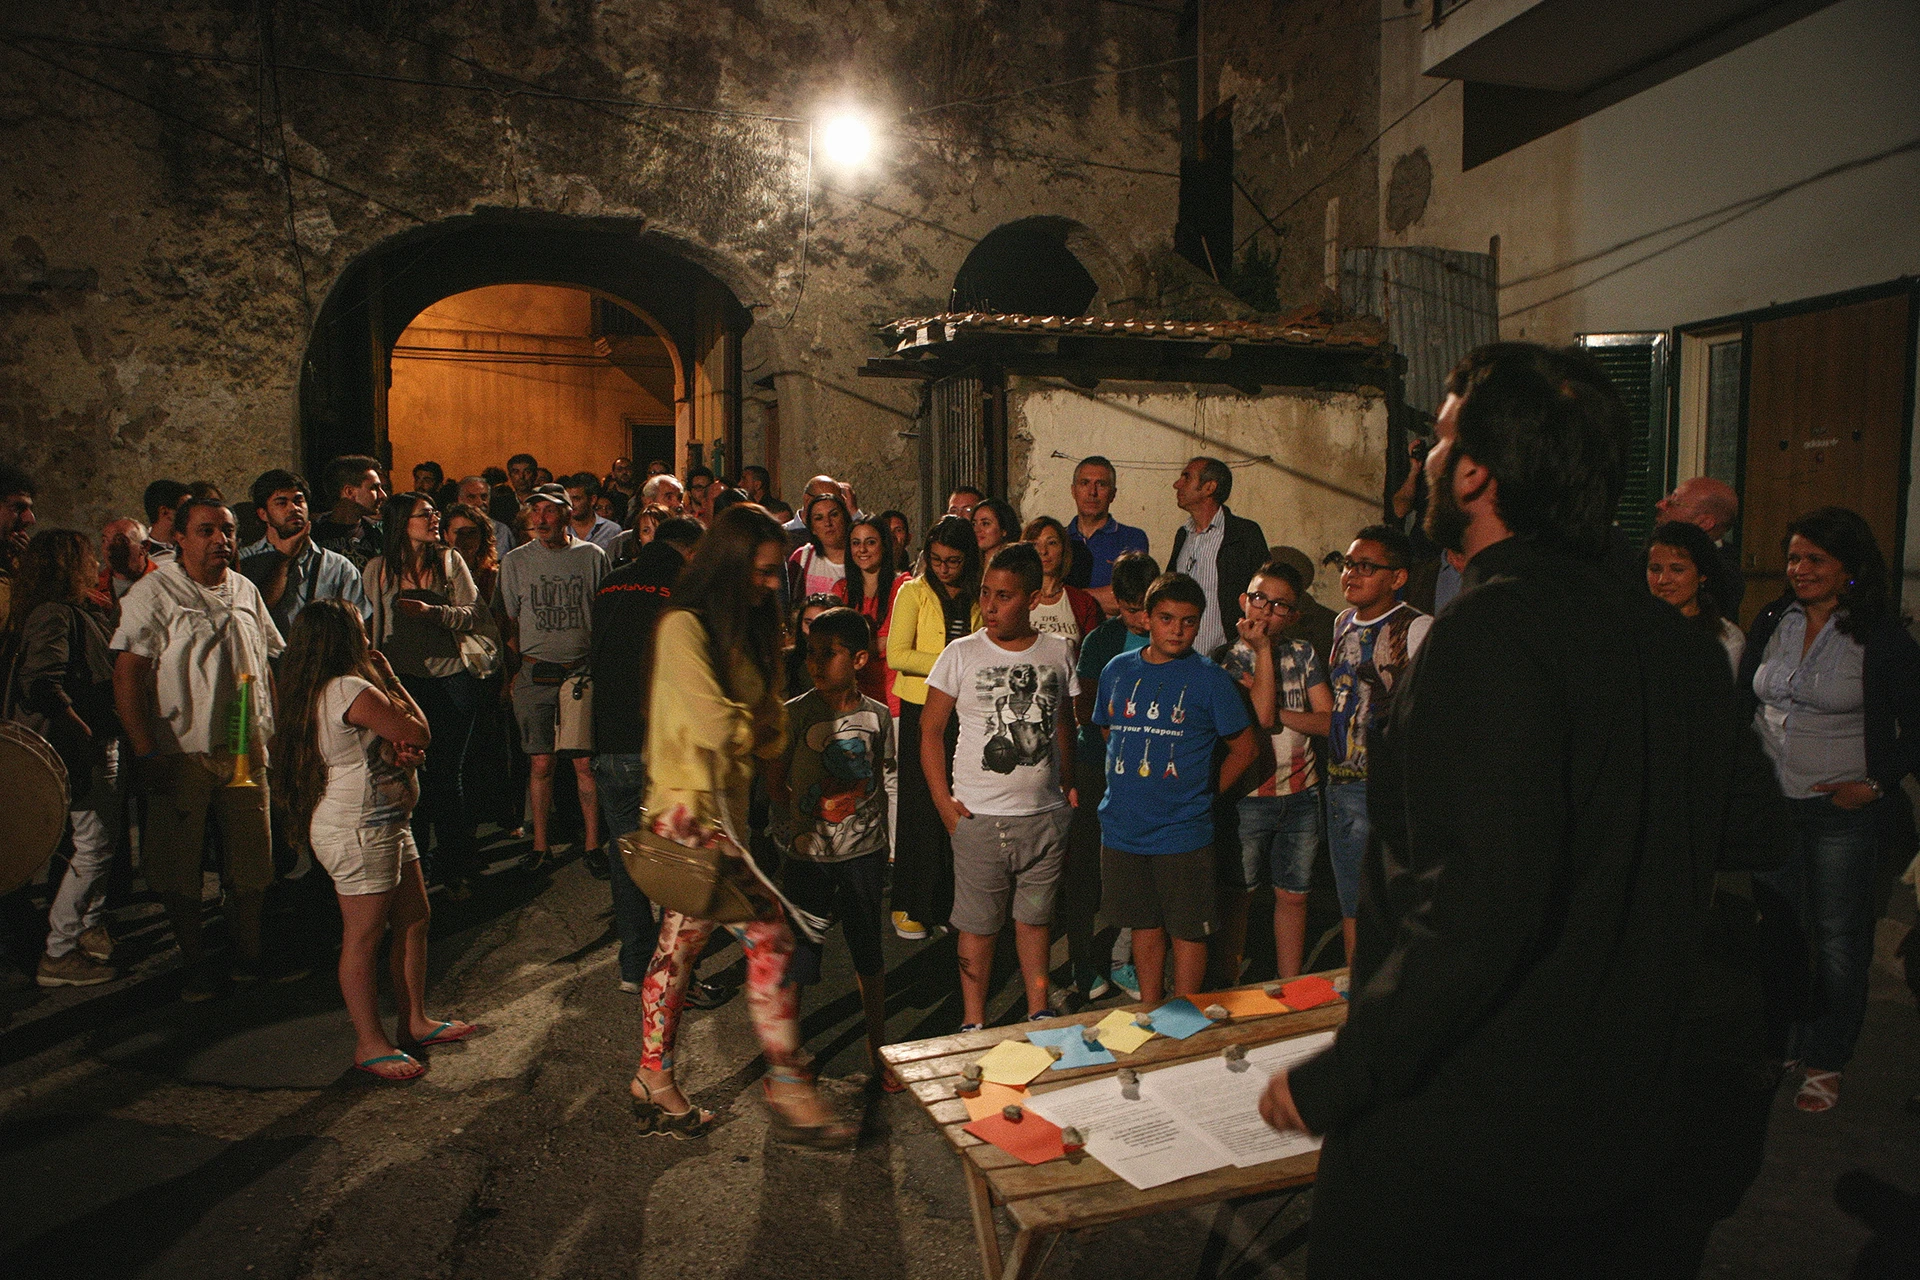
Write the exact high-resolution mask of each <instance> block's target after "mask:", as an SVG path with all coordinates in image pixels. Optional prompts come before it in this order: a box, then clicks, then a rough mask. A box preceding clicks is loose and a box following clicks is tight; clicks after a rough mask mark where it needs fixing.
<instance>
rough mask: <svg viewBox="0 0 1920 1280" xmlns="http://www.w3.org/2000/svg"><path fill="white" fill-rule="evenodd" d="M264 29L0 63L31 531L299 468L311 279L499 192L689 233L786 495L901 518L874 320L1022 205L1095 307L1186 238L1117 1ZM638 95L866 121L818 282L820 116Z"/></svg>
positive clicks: (835, 194) (721, 10)
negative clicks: (859, 157) (1064, 231)
mask: <svg viewBox="0 0 1920 1280" xmlns="http://www.w3.org/2000/svg"><path fill="white" fill-rule="evenodd" d="M1237 7H1238V8H1240V9H1242V10H1263V11H1264V10H1268V9H1269V8H1271V10H1272V11H1274V12H1278V11H1280V10H1295V9H1297V8H1298V7H1299V6H1297V5H1288V4H1283V3H1280V2H1279V0H1274V3H1272V5H1271V6H1269V5H1267V4H1248V5H1244V6H1237ZM268 9H269V10H270V12H271V15H272V16H271V22H270V23H269V24H266V25H265V26H264V27H263V24H262V23H261V22H260V21H259V19H258V14H257V12H256V8H255V6H253V5H246V6H240V5H228V4H222V3H218V2H216V0H204V2H202V3H198V4H195V3H189V2H187V0H181V2H179V3H174V4H159V3H149V4H136V5H125V4H111V3H105V2H104V0H101V2H96V3H91V4H88V3H81V4H76V5H71V6H65V7H61V8H58V9H53V8H48V9H43V10H41V11H40V12H38V13H36V14H35V15H34V21H33V23H32V24H31V25H32V27H33V28H34V30H35V31H37V32H39V33H42V34H45V35H49V36H53V37H58V39H54V40H34V41H26V40H17V39H13V38H9V39H8V40H6V41H5V42H0V146H4V149H5V154H6V156H7V166H6V182H5V185H4V189H3V190H0V433H3V435H4V438H3V439H0V451H4V453H5V455H6V456H8V457H10V458H13V459H15V460H17V461H19V462H21V463H23V464H24V465H26V466H27V467H28V468H29V469H30V470H31V471H33V472H34V473H35V474H36V475H37V476H38V478H39V482H40V485H41V491H42V497H41V506H42V509H43V511H44V512H45V515H46V517H47V518H49V519H51V520H53V521H56V522H72V523H84V524H94V523H97V522H98V521H100V520H101V519H103V518H105V517H107V516H110V515H113V514H120V513H127V512H131V511H133V510H134V509H135V508H136V507H137V503H138V497H139V492H140V489H141V488H142V487H143V486H144V484H145V483H146V482H147V481H148V480H149V479H151V478H153V477H155V476H158V475H173V476H177V477H181V478H202V477H204V478H210V479H213V480H215V481H217V482H219V483H220V484H222V485H223V486H224V487H225V488H226V490H227V492H228V493H229V495H234V494H237V493H239V492H241V491H242V490H243V489H244V486H245V485H246V483H247V482H248V481H249V480H250V479H251V477H252V476H253V475H254V474H256V473H257V472H258V471H260V470H261V469H263V468H265V467H267V466H272V465H284V464H287V463H290V462H298V461H299V459H300V456H301V450H300V443H299V442H300V437H299V431H300V423H299V420H298V418H299V410H298V396H297V387H298V383H299V374H300V367H301V361H302V356H303V353H304V351H305V350H306V344H307V337H308V330H309V326H310V325H311V323H312V316H313V314H314V313H315V312H317V311H318V309H319V307H320V305H321V303H322V301H323V300H324V299H325V298H326V296H327V294H328V291H329V289H330V287H331V286H332V284H333V283H334V282H335V281H336V280H338V279H339V277H340V275H341V273H342V272H343V270H344V269H345V268H346V267H347V265H348V264H349V263H351V262H353V261H354V260H355V258H356V257H357V256H358V255H361V254H364V253H365V252H366V251H367V250H369V249H370V248H372V247H373V246H375V245H378V244H379V243H381V242H382V241H383V240H384V239H386V238H387V237H390V236H392V235H395V234H397V233H400V232H403V231H407V230H410V229H414V228H418V227H420V226H423V225H424V226H427V227H433V226H434V225H436V224H438V223H439V222H441V221H442V220H444V219H447V218H450V217H455V216H459V215H463V214H467V213H470V212H472V211H473V210H475V209H477V208H481V207H486V206H498V207H507V208H521V209H529V210H540V211H544V212H548V213H558V214H567V215H581V216H583V217H593V218H596V219H607V218H632V219H634V220H635V221H634V224H633V225H634V226H635V228H636V230H638V229H640V228H644V229H646V230H647V231H650V232H653V233H656V234H660V235H664V236H667V237H670V238H671V239H672V240H673V241H674V242H676V243H678V244H680V245H683V246H685V249H686V252H687V254H688V256H689V257H692V258H694V259H695V260H697V261H699V262H700V263H701V264H702V265H704V266H705V267H707V269H709V270H710V271H712V272H713V273H714V274H716V275H717V276H719V277H720V278H721V279H723V280H724V281H725V282H726V283H727V284H728V285H729V286H730V287H731V288H732V289H733V291H734V292H735V294H736V295H737V296H738V298H739V300H740V301H741V303H742V304H744V305H745V306H746V307H748V308H749V310H750V311H751V312H752V313H753V315H754V316H755V323H754V325H753V327H752V328H751V329H750V330H749V332H748V335H747V339H746V344H745V351H744V359H743V365H744V368H745V380H746V382H747V384H748V387H749V392H750V394H753V395H757V396H760V397H762V398H764V397H765V395H766V394H767V392H766V391H765V390H764V389H762V390H755V389H754V387H753V384H754V383H755V382H756V381H760V380H767V379H770V380H771V387H772V389H773V390H774V392H775V393H777V395H778V398H779V413H780V423H781V435H782V441H783V448H782V455H783V456H782V459H781V461H782V463H783V471H784V473H785V475H784V479H785V487H786V488H788V489H789V490H797V489H798V486H799V483H800V481H801V480H802V479H804V477H805V475H806V474H808V473H809V472H811V471H813V470H819V469H825V470H829V471H832V472H834V473H835V474H839V475H844V476H847V477H849V478H851V479H852V480H853V481H854V482H855V483H856V485H857V486H858V487H859V489H860V493H861V497H862V500H863V502H865V503H866V504H867V505H869V506H874V507H877V506H888V505H897V506H902V507H907V508H909V509H911V506H910V502H911V499H912V497H913V492H914V477H915V465H914V457H915V454H914V447H915V446H914V444H913V442H912V441H911V440H908V439H903V438H901V434H900V433H901V432H903V431H908V430H911V427H912V417H913V413H914V411H915V408H916V405H917V397H918V392H917V389H916V388H914V387H913V386H911V385H903V384H899V383H895V382H889V381H882V380H872V379H857V378H856V374H855V371H856V369H857V368H858V367H859V365H860V364H862V363H863V362H864V361H865V360H866V359H867V358H868V357H869V356H871V355H873V354H876V353H878V352H879V351H880V350H882V349H883V348H882V346H881V344H880V342H879V340H878V339H877V338H876V337H875V336H874V334H873V331H872V326H873V325H874V324H875V323H877V322H879V321H881V320H885V319H889V318H893V317H897V316H900V315H905V314H913V313H916V312H925V311H930V310H938V309H940V308H941V307H943V306H944V304H945V301H946V296H947V291H948V289H949V287H950V286H951V283H952V280H953V276H954V272H955V271H956V270H957V269H958V267H959V264H960V262H961V261H962V260H963V259H964V257H965V256H966V253H967V252H968V250H969V249H970V248H971V247H972V246H973V245H974V244H975V243H976V242H977V241H978V240H979V239H980V238H981V237H982V236H984V235H985V234H986V233H987V232H989V231H991V230H992V229H993V228H994V227H996V226H999V225H1001V224H1003V223H1006V222H1009V221H1012V220H1014V219H1017V218H1022V217H1028V216H1033V215H1039V214H1046V215H1056V216H1061V217H1066V218H1070V219H1072V220H1074V221H1075V222H1077V223H1079V224H1080V225H1082V226H1084V227H1086V228H1087V232H1086V234H1085V235H1084V236H1082V237H1080V239H1081V240H1082V241H1085V242H1089V243H1091V244H1092V245H1093V246H1094V248H1090V249H1088V250H1087V251H1086V252H1083V253H1082V256H1083V257H1085V258H1087V259H1089V260H1088V266H1089V269H1090V270H1092V271H1094V273H1095V275H1096V276H1097V277H1100V276H1103V275H1104V276H1105V277H1106V278H1104V279H1102V301H1103V302H1113V301H1116V300H1118V299H1120V298H1123V297H1126V296H1128V295H1130V294H1138V293H1141V292H1143V291H1144V290H1146V289H1147V288H1148V279H1149V276H1150V274H1151V271H1150V267H1149V263H1150V262H1151V261H1152V260H1153V258H1154V255H1155V254H1156V252H1158V251H1160V250H1161V249H1162V247H1163V246H1164V245H1165V243H1166V242H1167V240H1168V238H1169V236H1170V233H1171V228H1172V225H1173V221H1174V210H1175V202H1176V197H1177V185H1178V184H1177V181H1176V177H1175V175H1176V174H1177V170H1178V167H1179V166H1178V126H1179V104H1178V102H1177V101H1176V99H1175V96H1174V86H1175V81H1176V76H1175V72H1174V69H1173V68H1171V67H1167V66H1164V65H1162V66H1159V67H1156V68H1152V69H1148V70H1141V71H1134V72H1131V73H1128V74H1122V75H1102V74H1098V73H1101V72H1104V71H1107V70H1109V69H1112V68H1122V67H1135V66H1145V65H1146V64H1155V63H1158V64H1164V63H1165V62H1166V60H1167V59H1168V58H1170V57H1171V56H1173V37H1174V30H1173V29H1174V21H1173V19H1172V18H1170V17H1168V16H1167V15H1165V14H1157V13H1152V12H1148V11H1144V10H1142V9H1140V8H1138V7H1133V6H1124V5H1113V4H1105V3H1100V2H1098V0H1070V2H1057V3H1041V2H1039V0H1029V2H1027V3H1019V2H1017V0H925V2H921V3H907V2H906V0H897V2H896V0H703V2H702V3H699V4H695V3H670V4H667V3H652V2H650V0H546V2H542V3H533V2H532V0H520V2H516V3H500V2H498V0H494V2H487V0H472V2H470V3H463V2H461V0H411V2H407V0H390V2H388V3H376V2H375V0H356V2H345V0H343V2H342V3H338V4H319V3H310V2H308V0H281V2H280V3H278V4H277V5H271V6H268ZM108 46H117V47H108ZM156 50H165V51H171V52H156ZM184 54H191V55H193V56H192V57H187V56H182V55H184ZM421 82H433V83H421ZM1058 82H1065V83H1064V84H1063V85H1062V87H1059V88H1045V89H1042V88H1040V86H1044V85H1049V84H1054V83H1058ZM1036 90H1038V91H1036ZM552 95H561V96H560V97H555V96H552ZM581 99H592V101H583V100H581ZM972 99H984V100H987V101H985V102H983V103H981V104H979V105H969V106H961V107H948V106H946V105H945V104H949V103H953V102H956V101H959V100H972ZM634 100H646V101H651V102H657V103H669V104H675V105H679V106H686V107H698V108H704V109H708V110H715V111H718V110H732V111H740V110H744V111H749V112H761V113H766V114H770V115H779V116H795V117H803V118H804V117H818V116H819V115H820V114H821V113H822V112H823V111H824V110H826V109H827V108H828V107H829V106H831V105H833V104H840V103H846V104H858V105H860V106H862V107H864V108H865V109H867V110H868V111H870V112H871V113H872V116H873V119H874V121H875V125H876V129H877V130H878V131H879V132H880V134H881V138H880V147H879V152H878V154H877V155H876V156H875V157H874V159H873V160H872V162H871V163H870V164H869V165H867V166H866V167H865V168H863V169H861V170H860V171H857V172H852V173H842V172H836V171H834V170H833V169H832V168H831V167H830V166H829V165H827V164H826V163H825V162H824V160H823V159H822V158H820V157H819V156H816V158H815V165H814V170H813V195H812V201H811V206H812V230H811V235H810V237H807V240H808V244H807V257H806V267H805V274H804V290H802V287H801V285H802V275H801V270H800V268H801V261H800V256H801V255H800V249H801V242H802V239H803V219H802V209H803V206H804V204H805V200H804V186H805V178H806V128H805V125H804V124H793V123H785V122H781V121H775V120H757V119H742V118H739V117H736V116H729V115H714V114H703V113H701V112H698V111H658V110H642V109H637V108H634V107H631V106H628V105H623V104H624V103H628V102H631V101H634ZM931 108H942V109H931ZM282 154H284V156H285V157H286V159H287V161H288V162H289V168H288V170H287V171H284V172H283V171H282V170H281V168H280V166H279V164H278V159H279V157H280V156H281V155H282ZM1363 186H1364V189H1366V190H1369V191H1370V190H1371V189H1372V178H1371V175H1370V174H1369V176H1368V177H1367V178H1366V180H1365V183H1364V184H1363ZM1367 216H1368V218H1369V219H1370V218H1371V214H1368V215H1367ZM600 225H602V226H604V225H606V224H605V223H604V222H602V223H601V224H600ZM1095 249H1097V252H1096V251H1095ZM1310 256H1311V257H1313V258H1314V260H1316V261H1317V256H1318V246H1317V243H1316V244H1315V245H1314V246H1312V248H1311V254H1310ZM1093 259H1098V262H1096V261H1094V260H1093ZM789 316H791V320H790V322H789ZM747 420H748V429H747V432H746V435H747V441H746V444H747V457H748V458H749V460H752V459H754V458H755V456H756V450H755V439H756V437H757V435H758V432H759V428H760V421H761V415H760V413H759V412H757V411H756V409H755V407H754V406H752V405H750V406H749V410H748V414H747Z"/></svg>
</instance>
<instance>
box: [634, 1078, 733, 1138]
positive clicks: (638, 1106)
mask: <svg viewBox="0 0 1920 1280" xmlns="http://www.w3.org/2000/svg"><path fill="white" fill-rule="evenodd" d="M633 1082H634V1083H635V1084H637V1085H639V1086H640V1088H641V1089H642V1090H644V1091H645V1092H646V1095H647V1096H646V1097H645V1098H636V1097H634V1096H633V1094H632V1092H631V1091H629V1092H628V1094H627V1101H628V1102H629V1103H630V1104H631V1105H632V1107H633V1118H634V1120H636V1121H637V1122H638V1123H639V1125H640V1132H641V1133H643V1134H647V1135H649V1136H651V1135H653V1134H656V1133H664V1134H666V1135H667V1136H668V1137H670V1138H678V1139H680V1141H682V1142H685V1141H687V1140H688V1139H690V1138H703V1137H705V1136H706V1134H707V1130H709V1129H711V1128H713V1112H711V1111H708V1110H707V1109H706V1108H705V1107H700V1106H689V1107H688V1108H687V1109H686V1110H685V1111H668V1110H667V1109H666V1108H665V1107H662V1106H661V1105H660V1104H659V1103H657V1102H655V1101H654V1100H653V1089H652V1087H651V1086H650V1085H648V1084H647V1082H646V1081H645V1080H642V1079H641V1078H640V1077H639V1076H638V1075H637V1074H636V1075H635V1076H634V1077H633Z"/></svg>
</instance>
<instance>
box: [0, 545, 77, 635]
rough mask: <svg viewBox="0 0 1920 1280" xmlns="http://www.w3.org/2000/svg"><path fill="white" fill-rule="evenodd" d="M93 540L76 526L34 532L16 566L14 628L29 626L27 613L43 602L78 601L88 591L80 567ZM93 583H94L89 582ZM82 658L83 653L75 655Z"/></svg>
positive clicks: (12, 622)
mask: <svg viewBox="0 0 1920 1280" xmlns="http://www.w3.org/2000/svg"><path fill="white" fill-rule="evenodd" d="M92 550H93V542H92V540H91V539H89V538H88V537H87V535H86V534H84V533H76V532H75V531H74V530H72V529H42V530H41V531H40V532H38V533H36V534H34V535H33V541H31V542H29V543H27V548H26V550H25V551H22V552H21V553H20V563H19V564H17V565H15V566H14V570H13V575H14V586H13V615H12V617H11V618H9V619H8V622H7V625H8V628H9V629H10V630H13V631H18V630H20V629H21V628H22V627H24V626H26V623H27V615H28V614H30V613H32V612H33V611H34V609H36V608H37V607H39V606H40V605H43V604H78V603H79V602H80V601H81V600H82V599H83V598H84V597H85V594H86V591H85V588H84V587H82V586H81V583H80V570H81V568H82V567H83V566H85V564H86V563H87V555H88V553H89V552H91V551H92ZM87 585H88V586H91V585H92V584H91V583H89V584H87ZM72 656H73V658H74V659H76V660H77V659H78V657H79V655H78V654H75V655H72Z"/></svg>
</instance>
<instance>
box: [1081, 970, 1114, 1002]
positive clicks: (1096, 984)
mask: <svg viewBox="0 0 1920 1280" xmlns="http://www.w3.org/2000/svg"><path fill="white" fill-rule="evenodd" d="M1075 983H1076V985H1077V986H1079V988H1080V990H1081V991H1083V992H1084V993H1085V994H1086V998H1087V999H1088V1000H1098V999H1100V998H1101V997H1102V996H1104V995H1106V994H1107V993H1108V992H1109V991H1111V990H1113V987H1112V986H1111V985H1110V984H1109V983H1108V982H1107V975H1106V974H1104V973H1102V972H1100V971H1099V970H1098V969H1093V970H1089V971H1088V972H1086V973H1082V974H1081V975H1080V976H1079V977H1078V978H1077V979H1076V980H1075Z"/></svg>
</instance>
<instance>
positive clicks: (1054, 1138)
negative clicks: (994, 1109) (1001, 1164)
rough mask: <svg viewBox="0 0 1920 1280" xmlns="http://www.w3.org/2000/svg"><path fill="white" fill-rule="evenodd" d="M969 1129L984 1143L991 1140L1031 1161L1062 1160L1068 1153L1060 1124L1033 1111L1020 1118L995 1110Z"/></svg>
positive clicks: (967, 1127) (1005, 1149)
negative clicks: (1009, 1116)
mask: <svg viewBox="0 0 1920 1280" xmlns="http://www.w3.org/2000/svg"><path fill="white" fill-rule="evenodd" d="M983 1092H984V1091H983ZM966 1130H967V1132H968V1133H970V1134H972V1135H973V1136H974V1137H976V1138H978V1139H980V1140H981V1141H982V1142H991V1143H992V1144H993V1145H994V1146H996V1147H998V1148H1000V1149H1001V1150H1002V1151H1005V1152H1007V1153H1008V1154H1009V1155H1014V1156H1018V1157H1019V1158H1020V1159H1022V1160H1024V1161H1026V1162H1027V1163H1028V1164H1045V1163H1046V1162H1047V1161H1049V1160H1059V1159H1063V1158H1064V1157H1065V1156H1066V1154H1067V1149H1066V1148H1065V1147H1064V1146H1062V1145H1061V1144H1060V1126H1059V1125H1056V1124H1054V1123H1053V1122H1052V1121H1051V1120H1042V1119H1041V1118H1040V1117H1039V1116H1037V1115H1035V1114H1033V1112H1031V1111H1029V1112H1027V1113H1026V1115H1024V1116H1022V1117H1021V1118H1020V1119H1018V1120H1009V1119H1007V1118H1006V1117H1005V1116H1003V1115H1000V1114H998V1113H995V1114H993V1115H990V1116H988V1117H986V1118H985V1119H983V1120H975V1121H974V1122H973V1123H972V1124H970V1125H967V1126H966Z"/></svg>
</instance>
